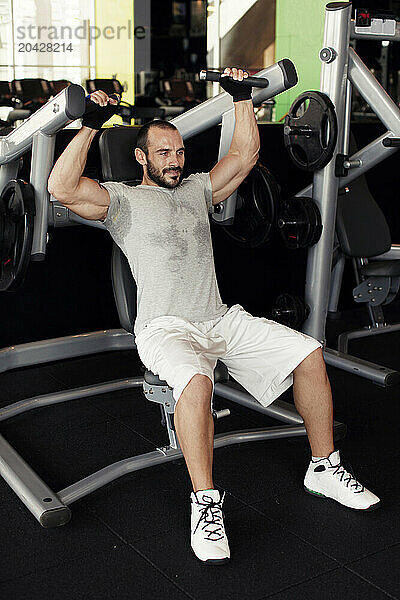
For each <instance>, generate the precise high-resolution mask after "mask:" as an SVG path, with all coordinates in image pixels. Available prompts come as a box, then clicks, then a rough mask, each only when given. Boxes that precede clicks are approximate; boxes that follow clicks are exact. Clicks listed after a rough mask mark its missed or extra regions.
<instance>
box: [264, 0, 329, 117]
mask: <svg viewBox="0 0 400 600" xmlns="http://www.w3.org/2000/svg"><path fill="white" fill-rule="evenodd" d="M326 4H327V0H276V21H275V22H276V33H275V59H276V61H278V60H281V59H282V58H290V59H291V60H292V61H293V62H294V64H295V65H296V69H297V73H298V76H299V82H298V84H297V85H296V86H295V87H294V88H292V89H291V90H288V91H287V92H284V93H283V94H280V95H279V96H277V98H276V111H275V120H276V121H279V120H280V119H281V118H282V117H283V116H284V115H285V114H286V112H287V111H288V109H289V108H290V105H291V104H292V102H293V101H294V100H295V98H297V96H298V95H299V94H301V92H304V91H305V90H319V89H320V71H321V62H320V60H319V57H318V55H319V51H320V50H321V48H322V45H323V39H324V21H325V6H326Z"/></svg>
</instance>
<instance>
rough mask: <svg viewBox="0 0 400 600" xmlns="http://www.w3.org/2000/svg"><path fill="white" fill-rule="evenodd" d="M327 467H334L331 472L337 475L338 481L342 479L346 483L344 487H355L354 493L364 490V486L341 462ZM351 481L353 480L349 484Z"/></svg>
mask: <svg viewBox="0 0 400 600" xmlns="http://www.w3.org/2000/svg"><path fill="white" fill-rule="evenodd" d="M328 468H329V469H334V471H333V474H334V475H339V477H340V481H344V482H345V483H346V487H352V488H355V490H354V493H355V494H361V492H363V491H364V489H365V488H364V486H363V485H361V483H359V482H358V481H357V479H356V478H355V477H353V475H352V474H351V473H349V472H348V471H346V469H345V468H344V467H343V466H342V465H341V464H338V465H336V466H333V467H328ZM351 481H354V483H351V484H350V482H351ZM358 488H360V489H358Z"/></svg>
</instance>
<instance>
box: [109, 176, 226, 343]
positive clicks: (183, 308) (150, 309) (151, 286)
mask: <svg viewBox="0 0 400 600" xmlns="http://www.w3.org/2000/svg"><path fill="white" fill-rule="evenodd" d="M102 185H103V186H104V187H105V188H106V189H107V190H108V193H109V195H110V207H109V209H108V213H107V217H106V219H105V220H104V225H105V226H106V228H107V229H108V231H109V232H110V234H111V236H112V238H113V240H114V241H115V243H116V244H117V245H118V246H119V247H120V248H121V250H122V251H123V253H124V254H125V256H126V257H127V259H128V262H129V265H130V268H131V271H132V275H133V277H134V279H135V281H136V286H137V316H136V321H135V327H134V333H135V335H138V333H139V332H140V331H141V330H142V329H143V327H144V326H145V325H147V323H149V322H150V321H151V320H152V319H154V318H155V317H161V316H176V317H181V318H183V319H187V320H188V321H192V322H193V321H210V320H211V319H216V318H218V317H221V316H222V315H224V314H225V312H226V311H227V310H228V307H227V305H226V304H223V303H222V300H221V296H220V293H219V289H218V283H217V278H216V274H215V265H214V254H213V248H212V242H211V231H210V222H209V217H208V214H209V213H212V212H213V205H212V189H211V181H210V175H209V173H195V174H194V175H190V176H189V177H188V178H187V179H184V180H183V181H182V182H181V183H180V185H179V186H178V187H176V188H174V189H168V188H163V187H157V186H150V185H138V186H135V187H131V186H128V185H125V184H123V183H114V182H106V183H103V184H102Z"/></svg>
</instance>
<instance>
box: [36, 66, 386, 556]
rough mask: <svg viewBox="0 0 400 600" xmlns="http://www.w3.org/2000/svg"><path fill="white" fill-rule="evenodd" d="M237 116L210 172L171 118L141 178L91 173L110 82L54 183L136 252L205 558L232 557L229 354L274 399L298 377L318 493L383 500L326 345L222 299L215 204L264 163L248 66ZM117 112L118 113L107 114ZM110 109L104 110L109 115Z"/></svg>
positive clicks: (229, 84) (142, 156) (157, 365)
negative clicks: (225, 378) (349, 426)
mask: <svg viewBox="0 0 400 600" xmlns="http://www.w3.org/2000/svg"><path fill="white" fill-rule="evenodd" d="M225 74H226V77H224V83H222V86H223V87H224V89H225V90H226V91H228V92H229V93H230V94H231V95H232V97H233V102H234V106H235V118H236V126H235V131H234V135H233V139H232V143H231V146H230V149H229V152H228V154H227V155H226V156H224V157H223V158H222V159H221V160H220V161H219V162H218V163H217V164H216V165H215V167H214V168H213V169H212V170H211V171H210V173H196V174H194V175H190V176H189V177H187V178H186V179H183V177H182V174H183V167H184V163H185V148H184V143H183V141H182V137H181V135H180V134H179V131H178V130H177V129H176V128H175V127H174V126H173V125H172V124H171V123H169V122H165V121H153V122H152V123H149V124H146V125H144V126H143V127H142V128H141V129H140V131H139V133H138V138H137V147H136V149H135V156H136V160H137V161H138V162H139V163H140V164H141V165H142V167H143V180H142V183H141V185H138V186H136V187H130V186H127V185H124V184H121V183H112V182H108V183H104V184H102V185H99V184H98V183H96V182H95V181H93V180H91V179H88V178H86V177H82V172H83V169H84V166H85V162H86V157H87V152H88V149H89V146H90V143H91V141H92V139H93V137H94V135H95V133H96V129H100V128H101V125H102V123H104V122H105V121H106V120H107V119H108V118H109V116H110V114H111V113H110V111H111V112H112V106H110V105H112V104H113V103H114V100H112V99H110V98H109V97H108V96H107V95H106V94H105V93H104V92H101V91H100V92H94V93H93V94H92V95H91V99H92V100H93V101H94V102H96V103H97V104H99V108H98V109H97V110H96V111H95V113H92V114H91V115H88V116H87V117H84V119H83V123H82V125H83V126H82V129H81V130H80V131H79V133H78V134H77V135H76V136H75V138H74V139H73V140H72V141H71V142H70V144H69V145H68V147H67V148H66V149H65V150H64V152H63V154H62V155H61V156H60V158H59V159H58V161H57V162H56V164H55V166H54V168H53V171H52V173H51V175H50V178H49V185H48V187H49V191H50V192H51V193H52V194H53V196H54V197H55V198H56V199H57V200H59V201H60V202H62V203H63V204H65V205H66V206H68V208H70V209H71V210H72V211H74V212H76V213H77V214H78V215H80V216H81V217H84V218H86V219H94V220H97V219H98V220H101V221H103V222H104V224H105V226H106V228H107V229H108V230H109V232H110V233H111V235H112V237H113V239H114V240H115V242H116V243H117V244H118V245H119V247H120V248H121V249H122V251H123V252H124V254H125V255H126V256H127V258H128V261H129V264H130V266H131V269H132V273H133V276H134V278H135V280H136V284H137V290H138V295H137V303H138V306H137V318H136V321H135V336H136V344H137V350H138V353H139V356H140V358H141V360H142V362H143V363H144V364H145V365H146V367H147V368H148V369H150V370H151V371H153V372H154V373H156V374H158V375H159V377H160V378H161V379H162V380H166V381H167V382H168V384H169V385H170V386H171V388H173V395H174V398H175V401H176V403H177V404H176V408H175V428H176V433H177V436H178V440H179V443H180V446H181V448H182V452H183V455H184V457H185V461H186V465H187V468H188V472H189V475H190V478H191V481H192V485H193V492H192V493H191V511H192V512H191V545H192V548H193V551H194V553H195V555H196V556H197V557H198V558H199V559H200V560H201V561H204V562H211V563H220V562H223V561H226V560H228V559H229V556H230V550H229V546H228V540H227V537H226V534H225V529H224V521H223V513H222V505H223V500H224V495H225V493H224V492H223V491H222V490H219V489H215V487H214V483H213V477H212V462H213V436H214V423H213V418H212V412H211V409H212V395H213V389H214V381H213V373H214V368H215V365H216V362H217V360H218V359H221V360H222V361H223V362H224V363H225V365H226V366H227V368H228V371H229V373H230V375H231V376H232V377H233V378H234V379H235V380H236V381H237V382H238V383H240V384H241V385H242V386H243V387H244V388H245V389H246V390H247V391H248V392H249V393H250V394H251V395H252V396H253V397H254V398H255V399H256V400H258V401H259V402H260V403H261V404H263V405H264V406H267V405H268V404H270V403H271V402H273V401H274V400H275V399H276V398H277V397H278V396H279V395H280V394H281V393H282V392H283V391H285V390H286V389H288V387H289V386H290V385H291V384H292V383H293V392H294V400H295V405H296V408H297V410H298V412H299V413H300V415H301V416H302V418H303V419H304V423H305V426H306V429H307V434H308V438H309V442H310V446H311V452H312V456H311V460H310V464H309V467H308V470H307V472H306V475H305V480H304V486H305V489H306V491H308V492H310V493H312V494H315V495H317V496H319V497H328V498H332V499H334V500H336V501H337V502H340V503H342V504H344V505H345V506H348V507H350V508H353V509H357V510H370V509H372V508H376V507H377V506H378V504H379V502H380V500H379V498H378V497H377V496H375V495H374V494H372V493H371V492H370V491H368V490H367V489H366V488H365V487H364V486H362V485H361V484H360V483H359V482H358V481H357V480H356V479H355V478H354V477H353V476H352V474H350V473H349V472H347V471H346V470H345V469H344V468H343V467H342V465H341V463H340V456H339V451H337V450H336V451H335V448H334V443H333V408H332V396H331V389H330V385H329V381H328V377H327V374H326V370H325V363H324V359H323V355H322V350H321V344H320V343H319V342H318V341H317V340H315V339H313V338H311V337H309V336H307V335H304V334H302V333H299V332H297V331H294V330H292V329H289V328H288V327H284V326H282V325H280V324H278V323H275V322H273V321H270V320H267V319H265V318H258V317H253V316H252V315H251V314H249V313H248V312H246V311H245V310H244V308H243V307H242V306H240V305H238V304H235V305H234V306H231V307H230V308H229V309H228V307H227V306H226V305H225V304H223V303H222V300H221V297H220V294H219V289H218V284H217V280H216V275H215V267H214V257H213V251H212V243H211V234H210V225H209V213H211V212H213V205H215V204H217V203H219V202H222V201H223V200H225V199H226V198H228V197H229V196H230V195H231V194H232V192H233V191H234V190H235V189H236V188H237V187H238V186H239V184H240V183H241V182H242V181H243V179H244V178H245V177H246V175H247V174H248V173H249V171H250V170H251V168H252V167H253V166H254V165H255V163H256V161H257V157H258V151H259V134H258V128H257V123H256V120H255V117H254V110H253V104H252V101H251V96H250V88H249V87H244V86H243V85H240V83H238V80H239V81H240V80H242V79H243V77H246V76H247V73H244V72H243V71H242V70H237V69H226V70H225ZM107 111H108V112H107ZM103 113H104V114H103Z"/></svg>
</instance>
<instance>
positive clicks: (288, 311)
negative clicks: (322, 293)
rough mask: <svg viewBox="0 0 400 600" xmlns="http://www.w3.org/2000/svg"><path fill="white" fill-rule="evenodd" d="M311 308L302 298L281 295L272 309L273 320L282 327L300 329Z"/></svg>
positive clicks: (293, 295) (292, 295)
mask: <svg viewBox="0 0 400 600" xmlns="http://www.w3.org/2000/svg"><path fill="white" fill-rule="evenodd" d="M308 313H309V308H308V307H307V305H306V303H305V302H304V300H303V299H302V298H300V296H296V295H295V294H281V295H280V296H278V298H277V299H276V302H275V307H274V308H273V309H272V318H273V319H274V321H277V322H278V323H282V325H286V326H287V327H291V328H292V329H299V328H300V327H301V326H302V324H303V323H304V321H305V320H306V318H307V316H308Z"/></svg>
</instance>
